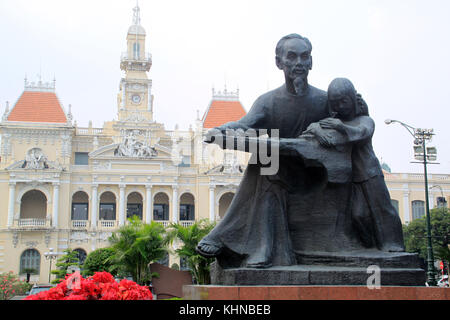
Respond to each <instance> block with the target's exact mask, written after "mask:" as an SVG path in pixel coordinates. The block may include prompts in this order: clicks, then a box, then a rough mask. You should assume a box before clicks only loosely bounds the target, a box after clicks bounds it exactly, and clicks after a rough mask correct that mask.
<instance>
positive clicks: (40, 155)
mask: <svg viewBox="0 0 450 320" xmlns="http://www.w3.org/2000/svg"><path fill="white" fill-rule="evenodd" d="M16 169H24V170H47V169H51V170H63V167H62V166H61V165H60V164H59V163H57V162H54V161H50V160H48V158H47V156H46V155H45V154H44V152H43V151H42V150H41V149H40V148H32V149H30V150H29V151H28V152H27V154H26V156H25V159H24V160H19V161H16V162H14V163H13V164H12V165H10V166H8V167H7V168H6V170H16Z"/></svg>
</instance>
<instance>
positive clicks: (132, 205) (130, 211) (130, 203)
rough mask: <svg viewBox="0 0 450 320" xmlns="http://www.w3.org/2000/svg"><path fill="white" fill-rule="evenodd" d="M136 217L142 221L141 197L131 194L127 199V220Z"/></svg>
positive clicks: (134, 193) (135, 193)
mask: <svg viewBox="0 0 450 320" xmlns="http://www.w3.org/2000/svg"><path fill="white" fill-rule="evenodd" d="M133 216H137V217H138V218H139V219H141V220H142V196H141V195H140V194H139V193H138V192H132V193H130V194H129V195H128V197H127V219H129V218H131V217H133Z"/></svg>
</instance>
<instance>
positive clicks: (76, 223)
mask: <svg viewBox="0 0 450 320" xmlns="http://www.w3.org/2000/svg"><path fill="white" fill-rule="evenodd" d="M88 222H89V221H88V220H72V228H87V227H88Z"/></svg>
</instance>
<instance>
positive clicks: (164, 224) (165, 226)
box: [155, 220, 170, 228]
mask: <svg viewBox="0 0 450 320" xmlns="http://www.w3.org/2000/svg"><path fill="white" fill-rule="evenodd" d="M155 222H158V223H160V224H162V225H163V226H164V228H167V227H168V226H169V225H170V221H169V220H155Z"/></svg>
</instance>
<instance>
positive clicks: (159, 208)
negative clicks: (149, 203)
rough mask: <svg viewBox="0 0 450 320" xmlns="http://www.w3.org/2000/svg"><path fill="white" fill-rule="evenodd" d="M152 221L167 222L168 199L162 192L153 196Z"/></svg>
mask: <svg viewBox="0 0 450 320" xmlns="http://www.w3.org/2000/svg"><path fill="white" fill-rule="evenodd" d="M153 220H155V221H168V220H169V197H168V196H167V194H165V193H164V192H159V193H157V194H156V195H155V198H154V204H153Z"/></svg>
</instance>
